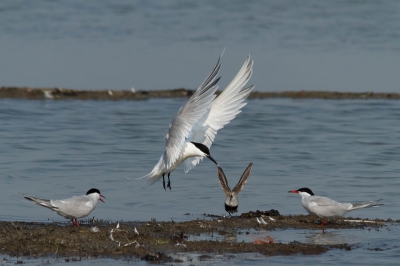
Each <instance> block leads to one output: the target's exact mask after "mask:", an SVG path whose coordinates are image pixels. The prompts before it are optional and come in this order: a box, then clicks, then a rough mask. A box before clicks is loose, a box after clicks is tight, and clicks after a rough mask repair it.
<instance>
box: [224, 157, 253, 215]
mask: <svg viewBox="0 0 400 266" xmlns="http://www.w3.org/2000/svg"><path fill="white" fill-rule="evenodd" d="M252 167H253V163H250V164H249V166H247V168H246V170H245V171H244V173H243V175H242V177H241V178H240V179H239V182H238V183H237V185H236V186H235V187H234V188H233V189H232V190H231V189H230V188H229V186H228V180H226V176H225V174H224V171H222V168H221V167H219V166H218V179H219V183H220V184H221V187H222V190H223V191H224V192H225V194H226V199H225V210H226V211H227V212H228V213H229V214H231V213H235V212H237V208H238V206H239V201H238V194H239V192H240V191H241V190H242V189H243V187H244V185H245V184H246V182H247V179H249V176H250V173H251V169H252Z"/></svg>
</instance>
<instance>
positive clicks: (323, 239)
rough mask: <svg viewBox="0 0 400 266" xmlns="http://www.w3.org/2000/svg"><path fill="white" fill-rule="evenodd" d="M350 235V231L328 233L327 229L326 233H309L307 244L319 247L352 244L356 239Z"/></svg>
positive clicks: (313, 231)
mask: <svg viewBox="0 0 400 266" xmlns="http://www.w3.org/2000/svg"><path fill="white" fill-rule="evenodd" d="M348 233H349V232H348V230H341V231H339V230H336V231H328V230H327V229H325V233H322V230H318V231H316V230H312V231H309V232H307V234H306V236H305V242H306V243H311V244H318V245H334V244H345V243H347V244H352V243H354V238H353V237H352V236H350V235H349V234H348Z"/></svg>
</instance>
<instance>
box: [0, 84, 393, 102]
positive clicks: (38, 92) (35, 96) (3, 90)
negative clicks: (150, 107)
mask: <svg viewBox="0 0 400 266" xmlns="http://www.w3.org/2000/svg"><path fill="white" fill-rule="evenodd" d="M193 93H194V90H190V89H185V88H178V89H166V90H149V91H143V90H140V91H127V90H78V89H63V88H29V87H0V99H1V98H13V99H29V100H41V99H54V100H66V99H76V100H113V101H116V100H146V99H150V98H177V97H190V96H191V95H192V94H193ZM219 93H220V92H217V94H219ZM266 98H292V99H327V100H328V99H331V100H341V99H342V100H343V99H362V100H367V99H388V100H399V99H400V93H374V92H359V93H358V92H329V91H282V92H259V91H253V92H251V93H250V95H249V99H266Z"/></svg>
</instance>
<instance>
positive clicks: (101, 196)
mask: <svg viewBox="0 0 400 266" xmlns="http://www.w3.org/2000/svg"><path fill="white" fill-rule="evenodd" d="M102 198H106V197H104V196H103V195H101V194H100V198H99V200H100V201H101V202H103V203H105V202H104V200H103V199H102Z"/></svg>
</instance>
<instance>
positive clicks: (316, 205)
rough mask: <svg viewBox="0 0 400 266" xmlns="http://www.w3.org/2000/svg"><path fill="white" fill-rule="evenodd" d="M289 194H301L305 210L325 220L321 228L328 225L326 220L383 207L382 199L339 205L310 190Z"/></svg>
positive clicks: (291, 191)
mask: <svg viewBox="0 0 400 266" xmlns="http://www.w3.org/2000/svg"><path fill="white" fill-rule="evenodd" d="M288 192H289V193H295V194H300V196H301V203H302V204H303V207H304V209H306V211H307V212H308V213H309V214H312V215H316V216H318V217H320V218H323V219H324V220H323V221H322V224H321V226H323V225H324V224H325V223H326V221H325V219H329V218H336V217H342V216H344V215H345V214H346V213H348V212H350V211H354V210H357V209H362V208H369V207H376V206H379V205H383V204H378V202H379V201H381V200H382V199H379V200H374V201H368V202H364V203H360V204H352V203H339V202H337V201H334V200H332V199H330V198H326V197H321V196H316V195H314V193H313V192H312V191H311V189H309V188H300V189H297V190H290V191H288Z"/></svg>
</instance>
